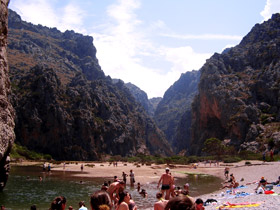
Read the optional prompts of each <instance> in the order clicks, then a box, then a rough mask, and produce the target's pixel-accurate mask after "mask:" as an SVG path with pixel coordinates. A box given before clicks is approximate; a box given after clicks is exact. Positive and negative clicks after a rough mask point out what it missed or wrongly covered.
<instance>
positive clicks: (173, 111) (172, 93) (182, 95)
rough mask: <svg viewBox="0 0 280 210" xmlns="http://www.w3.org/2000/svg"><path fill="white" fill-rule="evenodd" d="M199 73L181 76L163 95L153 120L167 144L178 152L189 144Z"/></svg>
mask: <svg viewBox="0 0 280 210" xmlns="http://www.w3.org/2000/svg"><path fill="white" fill-rule="evenodd" d="M199 78H200V72H199V71H191V72H186V73H184V74H182V75H181V77H180V78H179V80H178V81H176V82H175V83H174V84H173V85H172V86H171V87H170V88H169V89H168V90H167V91H166V92H165V94H164V96H163V99H162V100H161V101H160V103H159V104H158V106H157V109H156V111H155V116H154V119H155V121H156V123H157V125H158V126H159V128H160V129H161V130H162V131H163V132H164V133H165V135H166V137H167V139H168V141H169V143H171V145H172V146H173V148H174V149H175V150H176V151H177V152H180V151H181V150H186V149H187V148H188V146H189V143H190V136H191V135H190V127H191V117H190V115H191V103H192V101H193V98H194V96H195V95H196V94H197V90H198V82H199Z"/></svg>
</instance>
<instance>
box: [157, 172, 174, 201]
mask: <svg viewBox="0 0 280 210" xmlns="http://www.w3.org/2000/svg"><path fill="white" fill-rule="evenodd" d="M161 182H162V185H161V192H162V195H164V192H165V199H166V200H169V197H170V186H171V184H172V177H171V175H170V174H169V168H166V169H165V174H162V175H161V177H160V179H159V181H158V186H157V187H158V188H159V185H160V183H161Z"/></svg>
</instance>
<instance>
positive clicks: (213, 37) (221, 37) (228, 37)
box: [161, 34, 242, 41]
mask: <svg viewBox="0 0 280 210" xmlns="http://www.w3.org/2000/svg"><path fill="white" fill-rule="evenodd" d="M161 36H164V37H170V38H176V39H200V40H237V41H240V40H241V39H242V36H236V35H224V34H200V35H193V34H187V35H179V34H161Z"/></svg>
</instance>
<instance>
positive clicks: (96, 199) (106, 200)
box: [90, 191, 112, 210]
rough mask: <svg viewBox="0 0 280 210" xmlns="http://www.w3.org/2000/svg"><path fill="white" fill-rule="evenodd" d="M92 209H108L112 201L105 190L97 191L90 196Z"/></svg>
mask: <svg viewBox="0 0 280 210" xmlns="http://www.w3.org/2000/svg"><path fill="white" fill-rule="evenodd" d="M90 206H91V209H92V210H110V209H111V208H112V202H111V198H110V196H109V194H108V193H107V192H105V191H97V192H95V193H93V194H92V195H91V196H90Z"/></svg>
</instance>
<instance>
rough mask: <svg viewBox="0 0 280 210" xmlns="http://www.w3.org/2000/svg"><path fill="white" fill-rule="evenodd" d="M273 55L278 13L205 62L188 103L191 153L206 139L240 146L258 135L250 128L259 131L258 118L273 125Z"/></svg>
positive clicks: (279, 41) (278, 37)
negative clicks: (190, 122) (190, 100)
mask: <svg viewBox="0 0 280 210" xmlns="http://www.w3.org/2000/svg"><path fill="white" fill-rule="evenodd" d="M279 52H280V15H279V14H275V15H273V16H272V18H271V19H270V20H269V21H266V22H264V23H263V24H257V25H255V26H254V27H253V29H252V30H251V32H250V33H249V34H248V35H247V36H245V37H244V38H243V40H242V41H241V43H240V44H239V45H237V46H236V47H234V48H231V49H228V50H226V51H225V52H223V53H222V54H214V55H213V56H212V57H211V58H210V59H209V60H207V62H206V63H205V65H204V66H203V67H202V68H201V80H200V83H199V94H198V96H197V97H195V100H194V103H193V105H192V110H193V115H192V142H191V154H200V152H201V149H202V147H203V143H204V141H205V140H206V139H207V138H212V137H216V138H219V139H221V140H223V139H231V143H232V144H233V145H235V146H237V147H239V146H240V145H241V144H243V146H244V145H246V142H245V141H248V142H249V141H252V142H253V141H254V140H255V139H256V138H257V137H258V136H259V135H260V134H261V132H260V131H261V129H257V127H254V126H252V125H254V124H255V125H258V127H260V125H259V124H261V123H264V122H263V121H264V120H263V119H266V120H270V122H273V121H274V122H279V120H280V97H279V96H280V87H279V85H280V59H279V58H280V53H279ZM267 122H268V121H267ZM244 142H245V144H244ZM254 145H257V144H254Z"/></svg>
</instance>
